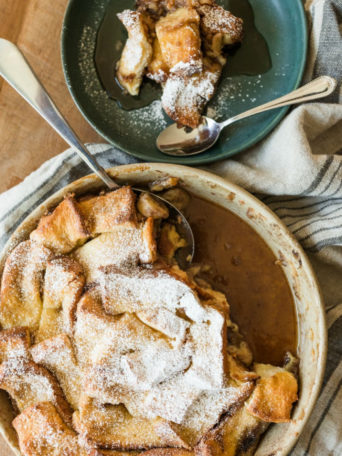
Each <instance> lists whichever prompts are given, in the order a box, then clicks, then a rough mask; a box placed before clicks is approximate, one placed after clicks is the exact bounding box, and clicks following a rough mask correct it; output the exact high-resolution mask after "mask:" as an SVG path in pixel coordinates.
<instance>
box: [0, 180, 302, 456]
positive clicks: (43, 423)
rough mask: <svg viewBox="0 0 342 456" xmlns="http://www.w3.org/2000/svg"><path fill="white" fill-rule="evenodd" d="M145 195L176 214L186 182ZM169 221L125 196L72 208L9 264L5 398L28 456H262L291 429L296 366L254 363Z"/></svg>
mask: <svg viewBox="0 0 342 456" xmlns="http://www.w3.org/2000/svg"><path fill="white" fill-rule="evenodd" d="M150 189H151V190H152V191H154V192H161V193H160V194H161V195H163V197H164V198H165V199H169V200H170V201H171V200H172V202H173V203H174V204H176V205H178V207H180V208H181V209H184V208H185V206H186V205H187V204H190V205H191V198H190V196H189V195H188V194H187V193H186V191H185V190H184V189H182V188H181V187H180V186H179V182H178V179H176V178H172V177H169V178H165V179H161V180H160V181H156V182H153V183H151V185H150ZM185 242H186V241H185V240H184V239H182V237H181V235H180V234H179V233H178V230H177V223H176V221H174V220H172V219H170V217H169V213H168V209H167V207H166V206H165V205H164V204H163V203H161V202H160V200H157V199H154V198H153V196H151V194H150V193H146V192H142V193H138V194H136V193H135V192H134V190H133V189H132V188H131V187H129V186H126V187H122V188H120V189H119V190H116V191H110V192H101V193H100V194H97V195H86V196H83V197H76V196H75V195H68V196H67V197H66V198H65V199H64V200H63V201H62V202H61V203H60V204H59V205H58V206H57V207H56V208H54V209H53V210H52V211H51V212H49V213H47V214H46V215H45V216H43V217H42V218H41V219H40V221H39V223H38V225H37V227H36V228H35V229H34V230H33V231H32V232H31V234H30V238H29V239H27V240H24V241H23V242H21V243H20V244H18V245H17V246H16V247H15V248H14V249H13V250H12V252H11V253H10V254H9V256H8V257H7V260H6V264H5V268H4V272H3V276H2V282H1V304H0V322H1V326H2V330H1V331H0V363H1V364H0V389H3V390H5V391H7V393H8V394H9V395H10V397H11V400H12V403H13V407H14V409H15V411H16V414H17V416H16V418H15V419H14V420H13V427H14V428H15V430H16V432H17V434H18V440H19V445H20V450H21V452H22V454H23V455H30V456H35V455H37V456H38V455H40V456H42V455H56V456H57V455H63V456H64V455H67V456H77V455H92V456H100V455H117V456H124V455H125V456H129V455H133V456H135V455H136V454H138V453H146V454H145V455H144V456H192V455H195V454H196V455H197V456H209V455H211V456H220V455H252V454H254V452H255V450H256V447H257V445H258V441H259V438H260V436H261V435H262V433H263V432H264V431H265V430H266V429H267V427H268V426H269V424H270V423H272V422H273V423H281V422H288V421H290V420H291V410H292V407H293V404H294V403H295V402H296V400H297V393H298V391H297V390H298V384H297V370H298V369H297V364H298V363H297V360H296V358H295V357H294V356H293V355H292V354H291V353H288V354H287V355H286V357H285V360H284V364H283V365H282V366H281V367H280V366H274V365H271V364H264V363H260V362H254V361H253V354H252V352H251V350H250V348H249V346H248V344H247V343H246V341H245V340H244V338H243V337H242V335H241V334H240V331H239V328H238V326H237V325H236V324H235V323H234V322H232V320H231V317H230V308H229V304H228V302H227V299H226V296H225V295H224V294H223V293H221V292H219V291H217V290H215V288H213V287H212V286H210V285H209V283H208V282H206V281H205V280H204V279H203V278H202V277H201V271H202V270H203V269H204V268H205V265H204V264H193V265H190V266H189V268H188V269H187V270H182V269H180V267H179V266H178V264H177V251H178V249H180V248H182V247H183V246H184V244H185Z"/></svg>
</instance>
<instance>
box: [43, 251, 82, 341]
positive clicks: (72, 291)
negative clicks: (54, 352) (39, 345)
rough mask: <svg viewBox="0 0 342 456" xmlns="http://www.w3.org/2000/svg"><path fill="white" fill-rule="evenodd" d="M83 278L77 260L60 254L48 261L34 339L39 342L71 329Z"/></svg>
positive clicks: (69, 331)
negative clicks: (39, 316) (41, 306)
mask: <svg viewBox="0 0 342 456" xmlns="http://www.w3.org/2000/svg"><path fill="white" fill-rule="evenodd" d="M84 283H85V278H84V274H83V269H82V267H81V266H80V264H79V263H77V261H75V260H73V259H72V258H69V257H65V256H62V257H59V258H55V259H53V260H51V261H49V262H48V264H47V268H46V273H45V281H44V299H43V310H42V315H41V319H40V324H39V329H38V332H37V334H36V338H35V341H36V342H41V341H42V340H44V339H48V338H51V337H53V336H55V335H57V334H60V333H63V332H65V333H67V334H69V335H71V334H72V332H73V325H74V321H75V312H76V306H77V302H78V301H79V299H80V297H81V294H82V292H83V286H84Z"/></svg>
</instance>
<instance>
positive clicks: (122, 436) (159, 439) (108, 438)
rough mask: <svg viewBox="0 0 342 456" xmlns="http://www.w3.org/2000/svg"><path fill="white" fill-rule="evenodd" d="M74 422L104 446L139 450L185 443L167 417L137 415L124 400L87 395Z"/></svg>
mask: <svg viewBox="0 0 342 456" xmlns="http://www.w3.org/2000/svg"><path fill="white" fill-rule="evenodd" d="M99 423H101V426H99ZM73 424H74V427H75V429H76V430H77V432H78V433H79V434H81V436H82V437H83V438H85V439H86V440H87V441H88V442H89V443H90V444H91V445H93V446H100V447H104V448H118V449H121V450H122V449H125V450H136V449H144V448H153V447H167V446H182V445H183V444H184V443H183V442H182V440H181V439H180V438H179V437H177V435H176V434H175V433H174V432H172V430H171V429H169V428H168V427H167V426H166V423H165V421H164V420H161V419H156V420H147V419H144V418H139V417H135V416H132V415H130V413H129V412H128V411H127V409H126V408H125V406H124V405H122V404H121V405H109V404H104V405H102V404H100V403H97V402H96V401H95V400H94V399H92V398H90V397H87V396H83V397H82V399H81V402H80V409H79V411H77V412H74V415H73Z"/></svg>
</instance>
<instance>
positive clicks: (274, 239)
mask: <svg viewBox="0 0 342 456" xmlns="http://www.w3.org/2000/svg"><path fill="white" fill-rule="evenodd" d="M109 173H110V175H112V176H113V177H115V179H116V180H117V181H118V182H119V183H128V184H135V185H137V184H144V183H147V182H151V181H154V180H156V179H158V178H160V177H163V176H165V175H172V176H175V177H179V178H181V179H182V183H183V186H184V187H185V188H186V189H187V190H189V191H190V192H191V193H193V194H195V195H197V196H199V197H202V198H204V199H206V200H208V201H211V202H214V203H216V204H217V205H219V206H221V207H223V208H226V209H228V210H230V211H231V212H233V213H235V214H236V215H238V216H239V217H240V218H241V219H242V220H244V221H245V222H246V223H247V224H248V225H250V226H251V227H252V228H253V229H254V230H255V231H256V232H257V233H258V234H259V235H260V236H261V238H262V239H263V240H264V241H265V242H266V243H267V245H268V246H269V247H270V248H271V250H272V251H273V253H274V254H275V256H276V257H277V258H279V259H280V260H281V264H282V268H283V270H284V273H285V275H286V277H287V279H288V282H289V285H290V288H291V290H292V294H293V298H294V301H295V305H296V311H297V316H298V345H299V348H298V356H299V359H300V395H299V401H298V403H297V405H296V407H295V410H294V413H293V416H292V418H293V419H292V421H291V423H288V424H287V423H286V424H281V425H279V424H278V425H275V426H272V428H271V429H270V430H269V431H268V432H267V434H266V435H265V437H264V439H263V440H262V442H261V443H260V445H259V447H258V450H257V452H256V454H257V455H258V456H269V455H271V454H272V455H278V456H280V455H282V456H284V455H286V454H287V453H288V452H289V451H290V449H291V448H292V447H293V445H294V443H295V441H296V440H297V438H298V436H299V435H300V433H301V431H302V429H303V426H304V424H305V422H306V420H307V419H308V417H309V415H310V412H311V410H312V407H313V405H314V403H315V401H316V399H317V396H318V393H319V389H320V385H321V381H322V375H323V372H324V366H325V356H326V330H325V321H324V310H323V303H322V299H321V296H320V292H319V288H318V285H317V282H316V279H315V276H314V273H313V271H312V269H311V266H310V264H309V263H308V260H307V258H306V256H305V254H304V252H303V251H302V249H301V247H300V246H299V245H298V244H297V242H296V241H295V239H294V238H293V237H292V235H291V234H290V233H289V232H288V231H287V229H286V228H285V227H284V225H283V224H282V223H281V222H280V220H279V219H278V218H277V217H276V216H275V215H274V214H273V213H272V212H271V211H270V210H269V209H268V208H267V207H265V206H264V205H263V204H262V203H261V202H260V201H258V200H257V199H256V198H254V197H253V196H251V195H250V194H249V193H247V192H246V191H244V190H243V189H241V188H239V187H237V186H236V185H234V184H231V183H228V182H227V181H225V180H223V179H221V178H219V177H217V176H214V175H212V174H209V173H207V172H204V171H199V170H195V169H192V168H188V167H183V166H176V165H162V164H139V165H127V166H121V167H116V168H111V169H110V170H109ZM101 187H102V184H101V182H100V181H99V179H98V178H97V177H95V176H94V175H91V176H87V177H84V178H82V179H80V180H78V181H75V182H73V183H72V184H70V185H68V186H67V187H65V188H63V189H62V190H60V191H59V192H57V193H56V194H54V195H53V196H52V197H50V198H49V199H48V200H47V201H46V202H45V203H43V204H42V205H40V206H39V207H38V208H37V209H36V210H35V211H33V212H32V213H31V214H30V215H29V216H28V217H27V218H26V220H25V221H24V222H23V223H22V224H21V225H20V226H19V227H18V228H17V230H16V231H15V232H14V234H13V235H12V237H11V239H10V240H9V242H8V243H7V245H6V246H5V248H4V251H3V252H2V254H1V258H0V271H2V268H3V264H4V259H5V257H6V256H7V255H8V253H9V252H10V251H11V250H12V249H13V248H14V247H15V246H16V245H17V244H18V243H19V242H20V241H22V240H24V239H27V238H28V236H29V234H30V232H31V231H32V230H33V229H34V228H35V226H36V224H37V222H38V220H39V219H40V217H41V216H42V215H43V214H44V213H45V212H46V210H47V209H48V208H50V207H52V206H55V205H56V204H57V203H59V202H60V201H61V200H62V198H63V197H64V196H65V195H66V194H67V193H70V192H74V193H76V195H81V194H83V193H86V192H89V191H90V190H96V189H100V188H101ZM13 417H14V414H13V412H12V407H11V404H10V402H9V401H8V399H7V396H5V394H4V393H3V392H1V395H0V428H1V432H2V434H3V435H4V437H5V438H6V440H7V441H8V443H9V444H10V446H11V447H12V449H13V450H14V452H15V453H16V454H18V455H19V454H20V452H19V449H18V444H17V440H16V435H15V432H14V430H13V428H12V426H11V421H12V419H13Z"/></svg>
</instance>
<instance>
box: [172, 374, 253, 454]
mask: <svg viewBox="0 0 342 456" xmlns="http://www.w3.org/2000/svg"><path fill="white" fill-rule="evenodd" d="M253 389H254V383H252V382H245V383H242V384H240V385H231V386H227V387H226V388H223V389H222V390H217V391H212V392H211V391H207V392H203V393H202V394H201V395H200V396H199V397H198V398H197V400H196V401H194V402H193V404H192V405H191V406H190V407H189V409H188V410H187V413H186V414H185V416H184V418H183V420H182V423H181V424H175V423H173V424H172V426H173V429H174V430H175V431H176V432H177V434H179V435H180V436H181V437H182V438H183V440H184V441H185V442H187V443H188V444H189V446H190V447H194V446H195V445H196V444H197V443H198V442H199V440H200V439H201V438H202V437H203V436H204V435H205V434H206V433H207V432H208V431H209V430H210V429H212V428H213V427H214V426H215V425H216V424H217V423H218V422H219V420H220V417H221V416H222V415H223V414H224V413H226V412H227V411H228V410H230V409H232V408H233V407H235V408H237V407H239V406H240V405H241V404H243V402H244V401H245V400H246V399H247V398H248V397H249V396H250V394H251V393H252V391H253Z"/></svg>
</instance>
